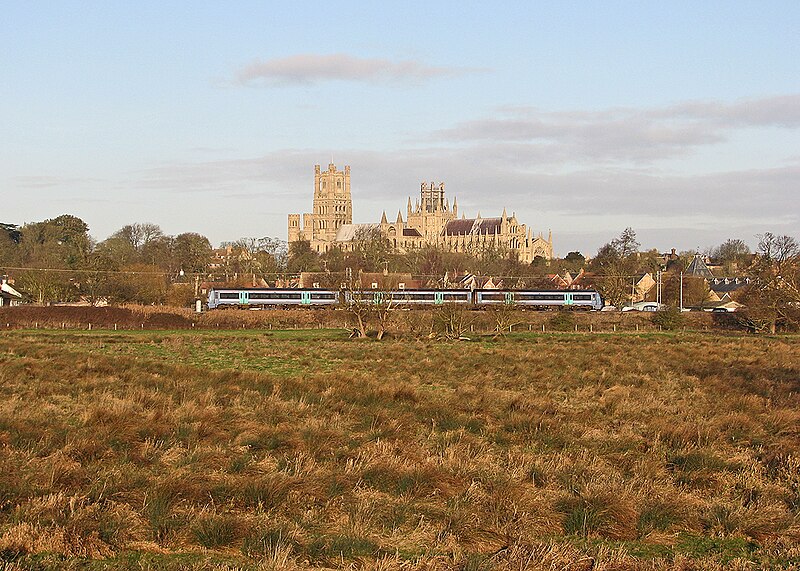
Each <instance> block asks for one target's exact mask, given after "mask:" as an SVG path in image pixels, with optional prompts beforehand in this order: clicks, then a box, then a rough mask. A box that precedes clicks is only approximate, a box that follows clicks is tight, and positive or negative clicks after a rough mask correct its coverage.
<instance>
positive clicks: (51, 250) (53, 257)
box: [19, 214, 92, 269]
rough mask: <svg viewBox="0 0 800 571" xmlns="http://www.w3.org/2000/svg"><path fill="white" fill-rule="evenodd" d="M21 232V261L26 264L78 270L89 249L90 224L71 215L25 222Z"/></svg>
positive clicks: (86, 257)
mask: <svg viewBox="0 0 800 571" xmlns="http://www.w3.org/2000/svg"><path fill="white" fill-rule="evenodd" d="M20 234H21V238H20V243H19V247H20V262H21V263H23V264H25V265H26V266H31V267H39V268H58V269H78V268H80V267H82V265H83V264H85V262H86V260H87V259H88V256H89V253H90V252H91V250H92V241H91V238H89V226H88V225H87V224H86V223H85V222H84V221H83V220H81V219H80V218H78V217H76V216H72V215H70V214H62V215H61V216H58V217H56V218H53V219H50V220H45V221H43V222H34V223H32V224H26V225H25V226H23V227H22V228H21V229H20Z"/></svg>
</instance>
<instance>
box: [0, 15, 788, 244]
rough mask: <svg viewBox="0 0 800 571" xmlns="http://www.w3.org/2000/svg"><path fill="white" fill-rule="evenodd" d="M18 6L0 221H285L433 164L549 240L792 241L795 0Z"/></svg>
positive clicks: (10, 33)
mask: <svg viewBox="0 0 800 571" xmlns="http://www.w3.org/2000/svg"><path fill="white" fill-rule="evenodd" d="M365 4H366V3H360V2H359V3H356V2H353V3H343V2H334V1H331V2H325V3H277V2H276V3H270V2H236V3H224V4H223V3H218V2H213V3H212V2H205V3H204V2H131V3H122V2H96V3H92V2H81V3H80V4H79V3H66V2H52V3H51V2H14V3H11V2H4V3H2V7H3V13H4V17H3V19H2V21H0V73H2V81H1V82H0V134H2V136H1V137H0V189H1V190H2V196H3V200H2V205H0V222H9V223H17V224H21V223H24V222H29V221H36V220H42V219H45V218H50V217H54V216H57V215H59V214H62V213H71V214H75V215H77V216H80V217H81V218H83V219H84V220H85V221H86V222H87V223H88V224H89V225H90V227H91V233H92V235H93V236H94V237H95V238H97V239H103V238H105V237H106V236H108V235H109V234H110V233H111V232H113V231H115V230H116V229H118V228H120V227H121V226H123V225H124V224H127V223H131V222H153V223H156V224H159V225H161V227H162V228H163V229H164V231H165V232H167V233H172V234H175V233H179V232H184V231H198V232H201V233H203V234H205V235H207V236H208V237H209V238H210V239H211V240H212V242H214V243H218V242H220V241H223V240H234V239H237V238H239V237H244V236H251V237H261V236H278V237H282V238H285V236H286V215H287V214H288V213H290V212H306V211H308V210H310V207H311V189H312V184H313V167H314V164H322V165H323V166H324V165H326V164H327V163H328V162H330V161H331V160H333V161H334V162H335V163H336V164H337V165H338V166H340V167H341V166H342V165H344V164H349V165H351V167H352V190H353V201H354V219H355V221H356V222H370V221H377V220H378V219H379V217H380V214H381V211H382V210H386V211H387V214H388V215H389V216H390V217H391V218H394V216H396V213H397V210H398V209H404V208H405V204H406V199H407V197H408V196H416V194H417V193H418V189H419V183H420V182H421V181H423V180H426V181H430V180H435V181H444V182H445V183H446V185H447V189H448V190H447V192H448V196H450V197H451V199H452V197H453V196H457V197H458V201H459V206H460V208H461V209H462V210H463V211H465V212H466V213H467V215H468V216H471V215H475V213H476V212H477V211H480V212H481V214H482V215H484V216H487V215H491V214H495V215H496V214H499V212H500V211H501V210H502V208H503V207H506V208H507V209H508V210H509V211H515V212H516V213H517V215H518V217H519V218H520V219H521V221H522V222H524V223H527V224H528V225H529V226H531V227H532V228H533V229H534V230H535V231H542V232H545V233H546V232H547V230H548V229H552V231H553V235H554V240H555V248H556V252H557V253H559V254H561V255H564V254H566V253H567V252H568V251H570V250H574V249H579V250H581V251H583V252H585V253H587V254H592V253H594V252H595V251H596V249H597V248H598V247H599V246H600V245H601V244H603V243H604V242H607V241H608V240H609V239H611V238H612V237H613V236H615V235H617V234H618V233H619V232H620V231H621V230H622V229H623V228H625V227H626V226H631V227H633V228H634V229H635V230H636V231H637V233H638V235H639V238H640V241H641V242H642V245H643V246H645V247H656V248H659V249H662V250H666V249H668V248H671V247H677V248H678V249H690V248H696V247H700V248H705V247H707V246H713V245H716V244H718V243H720V242H722V241H724V240H725V239H727V238H731V237H734V238H742V239H744V240H745V241H746V242H748V243H750V244H751V245H753V246H754V245H755V239H754V235H755V234H758V233H762V232H765V231H772V232H777V233H788V234H792V235H794V236H800V214H798V213H800V208H798V198H797V195H798V191H799V190H800V185H799V184H798V183H799V182H800V41H798V40H797V30H798V29H800V3H797V2H796V1H795V2H731V1H729V2H669V3H664V2H572V3H567V2H563V3H555V2H549V3H543V2H542V3H538V2H505V3H500V4H493V5H490V4H488V3H485V2H484V3H470V2H398V3H383V4H379V3H375V4H374V5H373V6H365Z"/></svg>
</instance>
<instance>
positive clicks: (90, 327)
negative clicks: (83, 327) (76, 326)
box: [89, 323, 92, 331]
mask: <svg viewBox="0 0 800 571" xmlns="http://www.w3.org/2000/svg"><path fill="white" fill-rule="evenodd" d="M91 330H92V324H91V323H89V331H91Z"/></svg>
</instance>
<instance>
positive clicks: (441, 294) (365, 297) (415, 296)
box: [345, 289, 472, 307]
mask: <svg viewBox="0 0 800 571" xmlns="http://www.w3.org/2000/svg"><path fill="white" fill-rule="evenodd" d="M471 294H472V292H470V291H469V290H465V289H445V290H438V289H437V290H434V289H431V290H424V289H414V290H393V291H380V290H357V291H348V292H346V294H345V296H346V299H347V301H348V302H350V301H352V300H353V299H357V300H359V301H371V302H374V303H375V304H380V303H391V305H392V306H398V307H415V306H420V305H442V304H445V303H456V304H459V305H469V304H471V303H472V295H471Z"/></svg>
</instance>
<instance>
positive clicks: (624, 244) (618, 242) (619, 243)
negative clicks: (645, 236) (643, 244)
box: [611, 226, 639, 258]
mask: <svg viewBox="0 0 800 571" xmlns="http://www.w3.org/2000/svg"><path fill="white" fill-rule="evenodd" d="M611 246H612V247H613V248H614V249H615V250H616V251H617V253H618V254H619V256H620V257H621V258H627V257H629V256H632V255H634V254H636V253H637V252H638V251H639V242H638V240H636V232H634V231H633V228H631V227H630V226H629V227H628V228H625V230H623V231H622V233H621V234H620V235H619V236H618V237H617V238H615V239H614V240H612V241H611Z"/></svg>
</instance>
